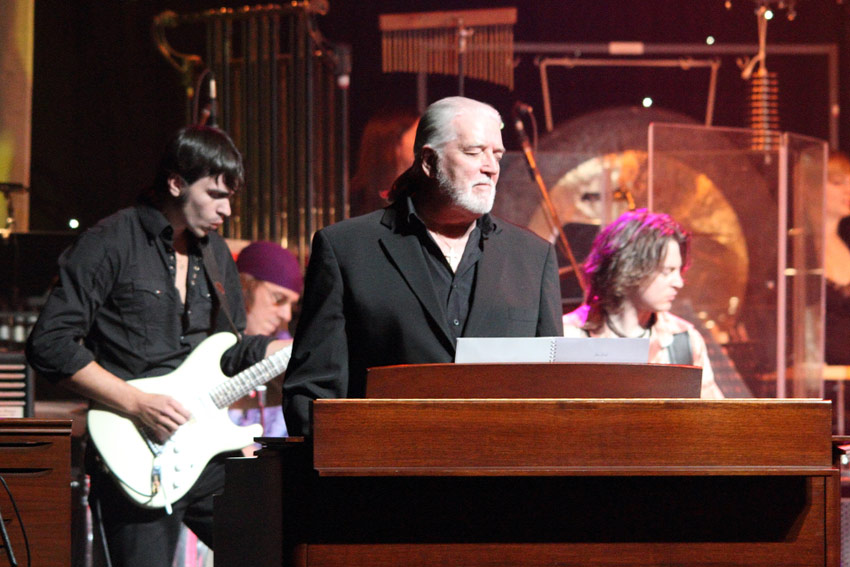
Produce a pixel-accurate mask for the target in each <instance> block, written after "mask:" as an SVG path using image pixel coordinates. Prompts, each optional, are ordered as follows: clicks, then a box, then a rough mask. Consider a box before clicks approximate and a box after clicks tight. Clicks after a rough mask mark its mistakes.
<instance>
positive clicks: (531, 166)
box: [513, 102, 587, 295]
mask: <svg viewBox="0 0 850 567" xmlns="http://www.w3.org/2000/svg"><path fill="white" fill-rule="evenodd" d="M523 109H524V111H525V112H530V111H531V107H530V106H528V105H525V104H522V103H520V102H517V103H516V104H515V105H514V113H513V114H514V116H513V118H514V127H515V128H516V131H517V134H518V135H519V139H520V145H521V146H522V153H523V155H524V156H525V161H526V164H527V165H528V171H529V173H530V174H531V177H532V179H533V180H534V182H535V184H536V185H537V188H538V189H539V190H540V196H541V197H542V198H543V203H544V204H545V205H546V212H547V213H548V218H549V222H550V224H551V225H552V226H553V227H554V228H555V230H556V232H557V234H558V240H557V242H558V243H559V244H560V245H561V248H562V249H563V251H564V254H565V255H566V256H567V259H568V260H569V262H570V267H571V268H572V270H573V273H574V274H575V276H576V280H578V285H579V287H581V291H582V294H584V295H586V294H587V289H586V285H585V283H584V280H583V279H582V277H581V272H579V267H578V262H576V258H575V255H574V254H573V249H572V247H571V246H570V243H569V241H568V240H567V235H566V234H564V228H563V224H562V223H561V219H560V218H559V217H558V212H557V211H556V210H555V205H554V204H553V203H552V199H551V198H550V197H549V190H548V189H547V188H546V183H545V182H544V181H543V176H541V175H540V170H539V169H538V168H537V160H536V159H535V158H534V150H532V148H531V144H530V143H529V141H528V136H527V135H526V133H525V127H524V126H523V124H522V119H521V117H520V114H521V110H523Z"/></svg>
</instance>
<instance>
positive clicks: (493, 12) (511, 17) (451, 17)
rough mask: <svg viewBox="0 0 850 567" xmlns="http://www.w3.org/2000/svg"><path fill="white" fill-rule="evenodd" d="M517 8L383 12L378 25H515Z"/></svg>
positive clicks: (419, 27)
mask: <svg viewBox="0 0 850 567" xmlns="http://www.w3.org/2000/svg"><path fill="white" fill-rule="evenodd" d="M516 16H517V10H516V8H491V9H486V10H456V11H452V12H420V13H407V14H381V15H380V16H379V18H378V26H379V27H380V29H381V31H385V32H386V31H399V30H422V29H432V28H449V29H452V28H457V27H458V25H459V24H461V23H462V25H464V26H495V25H507V24H510V25H513V24H515V23H516Z"/></svg>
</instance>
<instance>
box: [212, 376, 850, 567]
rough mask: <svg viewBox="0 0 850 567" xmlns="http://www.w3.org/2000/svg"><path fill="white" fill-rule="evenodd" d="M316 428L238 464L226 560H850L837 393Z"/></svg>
mask: <svg viewBox="0 0 850 567" xmlns="http://www.w3.org/2000/svg"><path fill="white" fill-rule="evenodd" d="M555 366H557V365H550V366H549V367H548V369H547V370H546V372H567V373H569V372H570V371H571V370H570V369H569V368H567V367H561V368H555ZM564 368H566V370H564ZM608 368H609V369H610V370H608V371H609V372H612V373H614V372H616V370H615V369H614V368H613V367H612V366H609V367H608ZM505 370H506V369H505V368H501V369H499V368H497V369H496V371H495V372H494V373H493V374H491V376H492V377H493V380H494V381H496V382H498V381H499V378H498V373H500V372H501V373H504V372H505ZM508 370H509V369H508ZM475 371H476V372H478V371H479V370H475ZM399 372H401V371H399ZM404 372H407V373H409V372H410V368H409V367H407V369H406V370H404ZM423 372H424V373H420V374H419V375H418V376H417V377H414V378H413V379H412V380H413V382H415V383H417V386H416V388H417V390H418V391H419V392H420V393H422V391H423V389H422V380H427V379H428V378H427V375H428V373H427V369H424V370H423ZM645 373H646V374H647V379H648V380H652V373H653V369H652V367H651V366H645ZM414 374H416V373H414ZM543 380H546V379H545V378H543ZM478 383H479V384H487V382H484V381H478ZM488 386H489V384H488ZM500 388H501V387H500V386H499V385H498V384H497V385H496V389H497V390H499V389H500ZM533 389H534V388H532V390H533ZM501 391H502V392H504V389H501ZM400 397H401V396H400ZM312 424H313V436H312V438H310V439H306V440H305V439H299V438H293V439H287V440H281V439H277V440H275V439H267V440H265V446H264V448H263V449H262V450H261V451H260V452H259V454H258V456H257V457H256V458H240V459H230V460H229V461H228V462H227V482H226V487H225V491H224V494H222V495H221V496H219V497H218V498H217V500H216V504H215V520H216V523H215V525H216V534H215V538H216V544H217V546H216V566H217V567H219V566H225V567H236V566H243V565H244V566H251V567H258V566H275V567H277V566H282V565H287V566H297V567H307V566H321V567H351V566H369V567H390V566H395V565H405V566H411V567H426V566H443V565H464V566H470V567H471V566H479V567H483V566H486V567H514V566H516V565H523V566H529V567H543V566H551V567H554V566H565V565H569V566H572V565H583V566H587V565H591V566H608V567H610V566H614V565H630V566H652V565H688V566H705V567H708V566H711V567H717V566H721V565H722V566H751V567H756V566H758V567H763V566H764V565H771V566H785V567H812V566H814V565H821V566H829V567H838V564H839V537H838V536H839V492H840V490H839V471H838V469H837V468H836V467H835V466H834V463H833V449H832V437H831V428H832V418H831V407H830V404H829V402H826V401H820V400H776V399H770V400H765V399H746V400H741V399H728V400H699V399H647V398H643V399H612V398H607V399H602V398H597V399H576V398H572V399H567V398H560V399H558V398H549V399H543V398H536V399H517V398H514V399H509V398H504V397H503V398H490V399H487V397H486V396H479V397H478V398H477V399H449V398H446V399H423V398H418V399H412V398H409V399H389V398H385V399H346V400H318V401H316V402H314V403H313V415H312Z"/></svg>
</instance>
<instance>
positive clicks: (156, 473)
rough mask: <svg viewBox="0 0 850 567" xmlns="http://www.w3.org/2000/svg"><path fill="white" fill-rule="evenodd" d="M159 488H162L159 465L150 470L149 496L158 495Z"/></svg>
mask: <svg viewBox="0 0 850 567" xmlns="http://www.w3.org/2000/svg"><path fill="white" fill-rule="evenodd" d="M160 487H162V469H161V468H160V466H159V465H155V466H154V467H153V469H151V495H152V496H156V495H157V494H159V489H160Z"/></svg>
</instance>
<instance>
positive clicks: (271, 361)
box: [210, 345, 292, 409]
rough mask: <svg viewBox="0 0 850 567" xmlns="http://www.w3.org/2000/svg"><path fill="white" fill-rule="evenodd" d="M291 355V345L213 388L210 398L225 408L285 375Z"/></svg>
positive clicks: (218, 405) (217, 405) (218, 406)
mask: <svg viewBox="0 0 850 567" xmlns="http://www.w3.org/2000/svg"><path fill="white" fill-rule="evenodd" d="M291 355H292V345H289V346H287V347H286V348H283V349H281V350H279V351H277V352H276V353H274V354H273V355H271V356H269V357H268V358H264V359H263V360H261V361H260V362H258V363H257V364H254V365H253V366H251V367H250V368H246V369H245V370H243V371H242V372H240V373H239V374H237V375H236V376H234V377H232V378H230V379H228V380H225V381H224V382H222V383H221V384H219V385H218V386H216V387H215V388H213V389H212V390H211V391H210V397H211V398H212V400H213V402H214V403H215V405H216V407H217V408H219V409H221V408H225V407H227V406H229V405H230V404H232V403H233V402H235V401H236V400H238V399H239V398H241V397H242V396H244V395H245V394H247V393H248V392H250V391H251V390H253V389H254V388H256V387H257V386H260V385H261V384H265V383H266V382H268V381H269V380H271V379H272V378H274V377H275V376H279V375H280V374H283V372H284V371H285V370H286V366H287V364H289V357H290V356H291Z"/></svg>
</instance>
